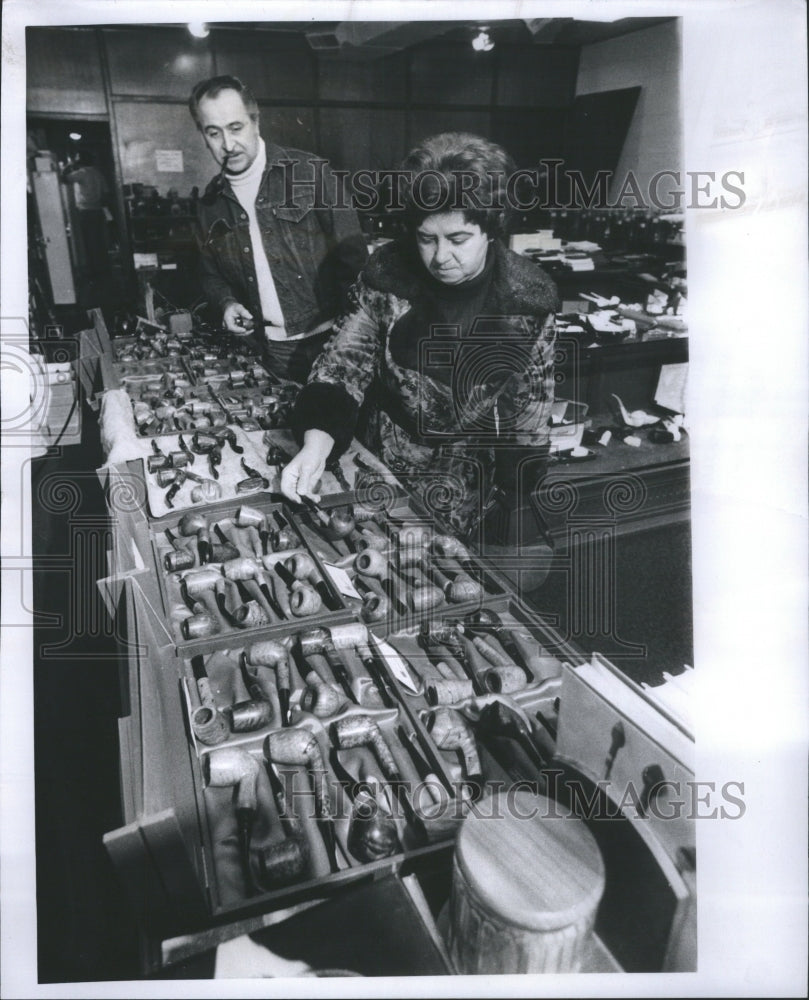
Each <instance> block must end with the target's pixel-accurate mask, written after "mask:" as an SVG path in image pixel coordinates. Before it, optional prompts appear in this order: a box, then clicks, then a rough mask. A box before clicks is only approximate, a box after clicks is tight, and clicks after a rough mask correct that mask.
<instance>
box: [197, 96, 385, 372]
mask: <svg viewBox="0 0 809 1000" xmlns="http://www.w3.org/2000/svg"><path fill="white" fill-rule="evenodd" d="M189 110H190V112H191V116H192V117H193V119H194V121H195V122H196V124H197V128H198V129H199V131H200V133H201V134H202V137H203V139H204V140H205V144H206V145H207V147H208V149H209V150H210V152H211V155H212V156H213V158H214V160H215V161H216V162H217V163H218V164H219V166H220V167H221V168H222V169H221V170H220V172H219V174H217V176H216V177H214V178H213V180H212V181H211V182H210V184H209V185H208V187H207V188H206V190H205V193H204V194H203V196H202V197H201V198H200V199H199V201H198V202H197V219H198V223H199V239H200V253H201V268H202V285H203V289H204V291H205V294H206V296H207V297H208V300H209V302H210V303H211V304H212V305H213V306H214V307H215V308H216V309H218V310H219V311H220V312H221V314H222V323H223V325H224V326H225V328H226V329H227V330H229V331H230V332H231V333H236V334H245V333H247V332H250V331H251V330H252V331H255V332H256V333H257V335H258V337H259V340H260V342H261V345H262V347H263V349H264V354H265V361H266V363H267V366H268V367H269V368H270V370H271V371H272V372H273V373H274V374H276V375H278V376H280V377H282V378H290V379H293V380H294V381H298V382H303V381H305V379H306V375H307V374H308V371H309V368H310V366H311V363H312V361H313V360H314V358H315V357H316V356H317V354H318V353H319V351H320V349H321V347H322V346H323V344H324V343H325V341H326V339H327V338H328V336H329V334H330V332H331V327H332V323H333V321H334V318H335V316H337V315H338V314H339V312H340V311H341V309H342V308H343V306H344V305H345V298H346V293H347V291H348V288H349V287H350V285H351V283H352V282H353V281H354V279H355V278H356V276H357V273H358V271H359V270H360V268H361V267H362V265H363V264H364V263H365V260H366V259H367V250H366V246H365V239H364V237H363V235H362V231H361V230H360V226H359V220H358V219H357V214H356V212H354V211H353V210H352V209H348V208H337V209H335V208H331V207H328V206H329V204H330V201H329V200H328V199H331V201H334V200H335V199H336V197H337V188H336V183H335V179H334V176H333V175H332V173H331V171H330V170H329V168H328V166H327V165H325V164H323V162H322V161H320V165H319V166H318V165H317V161H318V158H317V157H316V156H315V155H314V154H313V153H308V152H304V151H302V150H298V149H292V148H289V147H284V146H280V145H276V144H274V143H266V144H265V141H264V139H263V138H262V137H261V134H260V132H259V110H258V105H257V104H256V100H255V98H254V97H253V95H252V93H251V92H250V90H249V89H248V88H247V87H246V86H245V85H244V84H243V83H242V82H241V80H239V79H238V78H237V77H235V76H216V77H213V78H212V79H210V80H204V81H202V82H201V83H198V84H197V85H196V87H194V90H193V92H192V94H191V98H190V100H189ZM283 161H287V164H288V165H287V166H286V167H285V166H284V165H283ZM289 161H298V162H297V163H296V164H295V165H294V166H290V165H289ZM318 170H320V171H322V185H321V191H322V193H323V194H324V195H325V199H324V201H323V203H322V204H316V202H317V198H316V194H317V192H316V190H315V187H314V184H306V183H304V182H305V181H307V180H311V181H313V182H314V181H315V180H317V179H318V178H317V174H316V171H318ZM290 177H294V179H295V181H296V182H297V181H300V182H301V183H298V184H297V185H296V186H295V187H294V189H292V190H291V191H290V190H289V186H288V180H289V178H290Z"/></svg>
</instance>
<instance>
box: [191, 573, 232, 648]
mask: <svg viewBox="0 0 809 1000" xmlns="http://www.w3.org/2000/svg"><path fill="white" fill-rule="evenodd" d="M221 579H222V577H221V576H220V575H219V573H218V572H217V571H216V570H215V569H213V568H212V567H206V568H205V569H198V570H192V571H191V572H190V573H186V575H185V576H184V577H183V580H182V585H181V587H182V590H183V596H184V597H185V599H186V601H187V602H188V604H189V606H190V607H191V610H192V611H193V612H194V614H193V615H192V616H191V618H186V619H185V620H184V621H183V624H182V630H183V634H184V635H185V638H186V639H198V638H202V637H203V636H205V635H212V634H213V633H215V632H219V631H220V630H221V628H222V626H223V625H224V619H223V617H222V612H221V611H220V609H219V605H218V604H217V601H216V598H215V597H214V593H213V590H214V587H216V585H217V583H218V582H219V581H220V580H221ZM198 607H199V608H202V609H203V610H202V611H197V610H196V609H197V608H198ZM195 618H196V619H199V620H197V621H195V620H194V619H195ZM211 625H212V626H213V627H212V628H211V627H210V626H211ZM209 628H210V631H209Z"/></svg>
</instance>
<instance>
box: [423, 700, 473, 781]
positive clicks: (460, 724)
mask: <svg viewBox="0 0 809 1000" xmlns="http://www.w3.org/2000/svg"><path fill="white" fill-rule="evenodd" d="M425 725H426V727H427V732H428V733H429V734H430V736H431V737H432V739H433V742H434V743H435V745H436V746H437V747H438V748H439V749H440V750H460V751H461V754H462V755H463V760H464V768H465V770H466V779H467V781H468V782H469V783H470V784H472V785H473V786H475V787H476V788H477V789H478V790H481V789H482V786H483V774H482V770H481V767H480V758H479V757H478V749H477V744H476V743H475V737H474V736H473V735H472V731H471V730H470V728H469V726H468V725H467V724H466V720H465V719H464V717H463V716H462V715H461V713H460V712H458V711H457V710H456V709H454V708H447V707H446V706H443V705H442V706H441V707H439V708H434V709H433V710H432V711H431V712H430V713H429V715H428V716H427V719H426V721H425Z"/></svg>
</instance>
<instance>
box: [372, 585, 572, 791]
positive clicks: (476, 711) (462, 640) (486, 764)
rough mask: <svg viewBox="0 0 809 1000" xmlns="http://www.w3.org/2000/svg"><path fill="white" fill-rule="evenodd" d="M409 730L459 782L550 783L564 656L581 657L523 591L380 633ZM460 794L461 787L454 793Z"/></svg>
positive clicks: (472, 785)
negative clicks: (547, 773)
mask: <svg viewBox="0 0 809 1000" xmlns="http://www.w3.org/2000/svg"><path fill="white" fill-rule="evenodd" d="M371 631H372V633H373V634H375V635H376V636H377V637H378V638H379V640H380V643H379V647H378V648H379V649H380V652H381V655H382V656H383V657H384V658H385V659H386V663H387V668H388V671H389V675H390V677H391V683H392V685H393V686H394V687H395V689H396V692H397V694H398V696H399V699H400V701H401V703H402V705H403V706H404V708H405V710H406V711H407V713H408V716H409V718H410V720H411V723H412V726H413V732H414V733H415V734H416V736H417V738H418V739H419V740H420V741H421V742H422V743H424V744H425V745H426V746H427V748H428V750H429V753H430V757H431V759H432V760H433V762H434V764H435V766H436V767H437V768H438V769H439V770H440V771H441V772H442V773H444V774H446V775H447V776H449V778H450V780H451V782H452V783H453V787H454V788H456V789H457V788H458V787H463V786H467V788H468V792H469V794H470V795H473V796H477V795H478V794H479V793H480V791H481V790H482V789H485V786H486V785H487V784H488V783H491V782H497V781H505V782H506V787H507V786H508V785H509V784H512V783H513V782H514V781H523V780H524V781H528V782H532V783H539V790H542V784H543V782H544V779H543V776H542V773H541V772H542V769H543V768H545V767H546V766H548V765H549V764H550V761H551V759H552V757H553V754H554V750H555V742H556V732H557V727H558V718H559V694H560V688H561V683H562V673H563V671H562V665H563V662H570V661H571V660H572V661H573V662H576V663H578V662H581V660H582V657H581V655H580V654H577V653H575V652H574V651H573V650H572V649H570V647H568V646H567V644H565V643H563V642H561V640H559V639H558V637H556V636H555V635H554V634H553V633H552V632H551V631H550V630H548V629H547V628H545V627H544V626H543V625H542V624H541V623H540V621H539V620H538V619H537V618H536V617H535V616H534V615H533V614H532V613H531V612H530V611H529V610H528V609H527V608H526V607H525V606H524V605H522V604H521V603H520V602H519V601H518V600H517V599H515V598H506V599H503V600H501V601H495V602H489V603H487V604H486V605H485V606H484V607H483V608H480V609H477V610H476V611H472V612H470V613H467V614H466V615H465V616H463V618H461V619H460V621H459V619H458V618H455V617H451V618H449V617H448V618H444V619H433V620H432V621H428V620H425V621H424V622H422V623H421V625H419V626H415V627H414V626H410V627H399V628H397V629H396V630H394V631H392V632H390V633H388V634H387V635H386V636H384V637H383V636H381V634H380V633H379V632H378V630H377V628H376V626H373V627H372V629H371ZM456 795H457V792H456Z"/></svg>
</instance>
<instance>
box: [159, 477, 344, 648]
mask: <svg viewBox="0 0 809 1000" xmlns="http://www.w3.org/2000/svg"><path fill="white" fill-rule="evenodd" d="M242 506H245V507H251V508H254V509H256V510H260V511H262V512H263V513H266V515H267V517H268V523H269V524H270V527H271V528H274V527H276V526H277V522H276V521H275V520H274V515H276V514H278V515H280V516H281V517H282V519H283V521H284V522H286V523H287V524H288V525H289V527H290V529H291V530H292V532H293V533H294V534H295V535H296V536H297V537H298V539H299V540H300V544H299V545H298V546H296V547H295V548H294V549H289V550H283V551H281V552H279V553H269V554H268V556H267V562H270V563H272V566H273V568H272V569H270V570H268V571H269V572H271V573H272V572H274V573H275V575H276V576H279V577H281V578H282V582H284V578H287V579H288V578H289V576H290V574H288V573H285V572H283V570H281V569H280V566H278V564H283V562H284V561H285V560H286V559H288V558H290V557H292V556H294V555H296V554H305V555H308V556H309V557H310V558H311V559H312V561H313V562H314V564H315V569H316V575H317V578H318V583H317V584H316V589H317V590H318V592H319V593H320V596H321V599H322V601H323V604H322V607H321V610H320V611H318V612H316V613H314V614H311V615H307V616H303V617H294V616H293V617H290V618H284V620H281V621H276V622H274V623H272V622H267V623H265V624H263V625H261V626H258V627H255V628H244V629H242V628H239V627H238V626H237V625H235V624H234V623H233V622H232V621H229V620H228V619H227V617H224V618H223V623H222V626H221V627H220V631H219V632H218V633H216V634H215V635H211V636H207V637H205V638H199V639H188V638H185V637H184V635H183V633H182V632H181V630H180V626H179V622H177V623H175V624H172V621H173V611H174V608H175V607H177V606H179V605H186V606H187V602H186V601H185V600H184V598H183V595H182V591H181V587H180V584H179V577H181V576H183V575H185V573H187V572H193V571H194V570H199V569H202V568H204V567H200V565H199V560H198V559H197V561H196V565H195V567H194V569H191V570H187V571H184V572H183V573H181V574H179V576H178V574H176V573H172V572H169V571H167V570H166V569H165V565H164V561H163V560H164V556H165V554H166V552H170V551H171V547H170V545H169V544H168V542H167V544H166V546H165V548H164V547H163V546H162V545H161V544H160V539H161V535H162V533H163V532H164V531H165V529H167V528H169V529H172V530H173V531H174V533H175V535H177V537H179V533H178V532H177V531H176V526H177V524H178V522H179V520H180V519H181V517H182V515H181V514H179V513H178V514H169V515H165V516H164V517H160V518H155V519H153V520H152V521H151V523H150V526H149V534H150V543H151V548H152V554H151V558H150V563H151V565H152V566H153V567H154V571H155V578H156V581H157V584H158V587H159V593H160V602H161V608H162V613H163V615H164V618H165V620H166V624H167V627H168V631H169V633H170V634H171V635H172V637H173V641H174V644H175V645H176V647H177V648H178V650H199V651H208V650H210V649H213V648H219V647H220V646H222V645H227V644H228V643H230V642H232V641H233V640H234V639H235V638H236V637H241V636H248V635H249V636H255V637H258V636H263V635H267V634H269V633H271V632H272V633H275V634H280V635H286V634H289V633H290V632H293V631H298V630H299V629H300V628H301V625H302V624H303V623H306V624H307V625H308V626H309V627H312V628H314V627H315V626H317V625H324V624H328V623H339V622H344V621H346V620H348V619H349V618H350V617H351V616H352V612H351V609H349V608H348V607H347V606H346V603H345V601H344V600H343V598H342V596H341V595H340V593H339V591H338V590H337V588H336V587H335V586H334V584H333V582H332V580H331V577H330V576H329V575H328V574H327V573H326V572H325V571H324V568H323V566H322V563H321V561H320V559H319V557H318V555H317V553H316V552H313V551H312V550H311V549H310V547H309V546H308V545H307V544H306V541H305V539H304V537H303V536H302V534H301V532H300V530H299V528H298V525H297V523H296V518H295V515H294V514H293V513H292V511H291V509H290V508H289V506H288V505H287V504H285V503H279V502H274V501H272V500H270V499H268V496H267V495H266V494H251V495H249V496H246V497H245V498H244V501H243V502H242V501H236V500H232V499H231V500H227V501H221V502H219V503H215V504H208V505H206V506H201V507H195V508H193V513H195V514H196V513H199V514H203V515H205V516H206V517H207V518H208V520H209V523H210V524H211V525H212V526H213V525H214V524H215V523H218V522H220V521H221V522H222V523H223V524H229V523H232V522H233V519H234V517H235V516H236V512H237V511H238V509H239V508H240V507H242ZM185 513H188V511H186V512H185ZM163 538H165V536H164V535H163ZM211 540H212V541H213V542H217V541H220V540H219V539H218V538H216V536H215V534H213V533H212V539H211ZM247 551H248V550H245V554H247ZM276 567H278V568H276ZM228 589H229V591H230V592H231V594H235V589H234V588H233V587H229V588H228ZM249 599H250V598H249V597H245V600H249ZM220 609H221V604H220ZM188 610H191V609H190V608H189V609H188ZM276 617H277V616H276Z"/></svg>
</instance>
